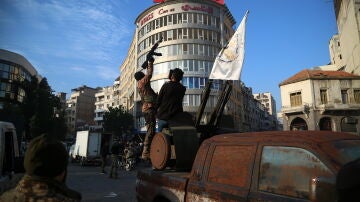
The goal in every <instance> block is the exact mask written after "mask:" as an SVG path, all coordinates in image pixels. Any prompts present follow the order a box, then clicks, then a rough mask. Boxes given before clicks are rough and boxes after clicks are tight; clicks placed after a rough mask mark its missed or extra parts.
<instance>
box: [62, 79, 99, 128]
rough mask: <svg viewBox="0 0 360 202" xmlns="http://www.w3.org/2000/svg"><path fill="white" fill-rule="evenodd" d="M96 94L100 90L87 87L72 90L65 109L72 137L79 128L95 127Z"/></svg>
mask: <svg viewBox="0 0 360 202" xmlns="http://www.w3.org/2000/svg"><path fill="white" fill-rule="evenodd" d="M96 92H98V88H97V89H95V88H91V87H88V86H86V85H83V86H80V87H78V88H74V89H72V90H71V95H70V98H69V99H68V100H66V109H65V111H66V113H65V119H66V125H67V127H68V130H69V131H68V132H69V133H70V135H74V134H75V132H76V130H77V129H78V128H81V127H84V126H90V125H94V117H95V116H94V111H95V93H96Z"/></svg>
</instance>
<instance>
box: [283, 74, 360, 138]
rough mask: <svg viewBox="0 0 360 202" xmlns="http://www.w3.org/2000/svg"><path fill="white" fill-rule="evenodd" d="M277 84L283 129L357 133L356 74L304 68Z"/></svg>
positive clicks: (359, 81) (359, 85) (359, 95)
mask: <svg viewBox="0 0 360 202" xmlns="http://www.w3.org/2000/svg"><path fill="white" fill-rule="evenodd" d="M279 86H280V91H281V101H282V110H281V112H282V114H283V124H284V125H283V127H284V130H332V131H344V132H352V133H356V134H360V122H359V121H358V120H359V118H360V76H357V75H355V74H351V73H348V72H343V71H324V70H309V69H305V70H303V71H300V72H299V73H297V74H295V75H293V76H292V77H290V78H288V79H287V80H285V81H283V82H281V83H280V84H279Z"/></svg>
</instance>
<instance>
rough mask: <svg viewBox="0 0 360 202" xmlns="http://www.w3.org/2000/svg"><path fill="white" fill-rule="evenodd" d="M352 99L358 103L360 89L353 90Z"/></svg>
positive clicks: (359, 100) (359, 102) (359, 101)
mask: <svg viewBox="0 0 360 202" xmlns="http://www.w3.org/2000/svg"><path fill="white" fill-rule="evenodd" d="M354 100H355V103H357V104H360V90H359V89H356V90H354Z"/></svg>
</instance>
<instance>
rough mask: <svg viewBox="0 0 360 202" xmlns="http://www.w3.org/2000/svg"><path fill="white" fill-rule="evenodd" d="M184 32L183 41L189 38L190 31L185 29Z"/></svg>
mask: <svg viewBox="0 0 360 202" xmlns="http://www.w3.org/2000/svg"><path fill="white" fill-rule="evenodd" d="M182 32H183V39H187V38H188V29H186V28H184V29H183V30H182Z"/></svg>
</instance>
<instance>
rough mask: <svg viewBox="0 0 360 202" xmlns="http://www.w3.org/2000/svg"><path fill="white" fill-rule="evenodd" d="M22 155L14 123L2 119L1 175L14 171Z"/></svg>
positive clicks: (0, 133) (0, 131)
mask: <svg viewBox="0 0 360 202" xmlns="http://www.w3.org/2000/svg"><path fill="white" fill-rule="evenodd" d="M19 157H20V152H19V144H18V141H17V136H16V130H15V127H14V125H13V124H12V123H9V122H3V121H0V176H4V175H6V174H9V173H12V172H13V171H14V169H15V158H19Z"/></svg>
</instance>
